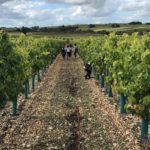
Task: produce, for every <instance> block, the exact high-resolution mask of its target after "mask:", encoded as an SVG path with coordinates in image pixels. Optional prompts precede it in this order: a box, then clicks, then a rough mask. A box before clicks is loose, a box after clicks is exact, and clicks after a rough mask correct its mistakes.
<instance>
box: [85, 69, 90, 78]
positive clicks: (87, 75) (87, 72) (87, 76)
mask: <svg viewBox="0 0 150 150" xmlns="http://www.w3.org/2000/svg"><path fill="white" fill-rule="evenodd" d="M90 78H91V71H86V75H85V79H90Z"/></svg>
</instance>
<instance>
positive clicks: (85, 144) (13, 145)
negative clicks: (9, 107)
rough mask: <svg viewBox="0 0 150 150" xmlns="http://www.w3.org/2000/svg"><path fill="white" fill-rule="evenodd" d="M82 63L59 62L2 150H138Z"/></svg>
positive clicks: (0, 144)
mask: <svg viewBox="0 0 150 150" xmlns="http://www.w3.org/2000/svg"><path fill="white" fill-rule="evenodd" d="M117 113H118V112H116V111H115V109H113V108H112V106H111V105H110V104H109V101H108V100H107V97H106V96H104V95H103V94H102V93H101V91H100V89H99V88H98V86H97V85H96V82H95V80H94V79H91V80H85V79H84V72H83V62H82V60H81V59H80V58H77V59H74V58H72V59H69V60H63V59H62V58H61V57H60V56H58V57H57V59H56V61H55V62H54V64H53V65H52V66H51V67H50V68H49V71H48V73H47V76H46V77H45V78H44V80H43V81H42V84H41V86H40V87H39V88H38V89H36V91H35V92H34V94H33V96H31V98H30V99H29V100H28V102H26V104H25V106H24V108H23V110H22V111H21V114H19V116H16V117H11V119H10V120H9V121H8V122H7V127H6V128H5V130H3V134H1V135H0V149H1V150H28V149H29V150H140V149H141V148H140V146H139V145H138V144H139V142H138V139H137V138H136V137H135V136H134V133H132V132H131V130H130V129H128V125H127V123H126V121H125V120H123V119H121V118H120V117H119V116H118V115H117Z"/></svg>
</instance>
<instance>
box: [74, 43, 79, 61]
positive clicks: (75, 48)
mask: <svg viewBox="0 0 150 150" xmlns="http://www.w3.org/2000/svg"><path fill="white" fill-rule="evenodd" d="M78 51H79V49H78V46H77V44H76V43H75V44H74V57H75V58H76V57H77V54H78Z"/></svg>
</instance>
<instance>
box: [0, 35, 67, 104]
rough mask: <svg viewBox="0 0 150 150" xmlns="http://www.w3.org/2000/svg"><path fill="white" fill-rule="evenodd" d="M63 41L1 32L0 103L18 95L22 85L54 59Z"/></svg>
mask: <svg viewBox="0 0 150 150" xmlns="http://www.w3.org/2000/svg"><path fill="white" fill-rule="evenodd" d="M63 43H64V41H63V40H55V39H49V38H38V39H36V38H33V37H27V36H25V35H20V36H19V37H16V38H12V37H10V36H9V35H8V34H7V33H5V32H0V105H1V104H3V103H4V101H6V100H8V99H9V100H13V99H14V98H15V97H17V95H18V94H19V93H20V92H21V91H22V88H23V84H24V83H25V82H26V81H27V80H28V79H29V78H30V77H31V76H32V75H33V74H37V73H38V71H39V70H41V69H43V68H44V67H46V66H47V65H48V64H50V63H51V62H52V61H53V60H54V59H55V57H56V55H57V53H58V49H59V47H60V46H61V45H62V44H63Z"/></svg>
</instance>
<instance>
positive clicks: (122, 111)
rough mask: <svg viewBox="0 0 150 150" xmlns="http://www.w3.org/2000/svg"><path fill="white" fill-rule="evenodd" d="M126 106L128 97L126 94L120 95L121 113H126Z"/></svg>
mask: <svg viewBox="0 0 150 150" xmlns="http://www.w3.org/2000/svg"><path fill="white" fill-rule="evenodd" d="M125 104H126V97H125V96H124V94H120V113H121V114H123V113H125V112H126V111H125Z"/></svg>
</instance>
